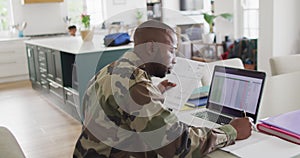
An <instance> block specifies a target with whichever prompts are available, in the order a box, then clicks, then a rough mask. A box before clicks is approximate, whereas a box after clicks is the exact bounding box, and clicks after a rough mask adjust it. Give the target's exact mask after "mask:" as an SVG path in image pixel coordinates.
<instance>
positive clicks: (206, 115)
mask: <svg viewBox="0 0 300 158" xmlns="http://www.w3.org/2000/svg"><path fill="white" fill-rule="evenodd" d="M193 115H194V116H196V117H199V118H202V119H204V120H208V121H211V122H216V123H218V124H228V123H229V122H230V121H231V118H228V117H225V116H223V115H218V114H215V113H212V112H209V111H200V112H197V113H194V114H193Z"/></svg>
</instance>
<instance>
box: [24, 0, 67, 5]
mask: <svg viewBox="0 0 300 158" xmlns="http://www.w3.org/2000/svg"><path fill="white" fill-rule="evenodd" d="M52 2H64V0H22V3H23V4H32V3H52Z"/></svg>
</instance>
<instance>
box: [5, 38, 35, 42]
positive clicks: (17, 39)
mask: <svg viewBox="0 0 300 158" xmlns="http://www.w3.org/2000/svg"><path fill="white" fill-rule="evenodd" d="M29 39H30V37H5V38H0V42H9V41H19V40H29Z"/></svg>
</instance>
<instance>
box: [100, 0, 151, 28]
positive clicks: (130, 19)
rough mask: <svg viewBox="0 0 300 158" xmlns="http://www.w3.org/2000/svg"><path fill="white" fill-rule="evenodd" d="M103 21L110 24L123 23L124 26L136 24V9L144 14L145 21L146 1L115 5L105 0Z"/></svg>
mask: <svg viewBox="0 0 300 158" xmlns="http://www.w3.org/2000/svg"><path fill="white" fill-rule="evenodd" d="M104 5H105V6H106V7H105V10H106V11H105V13H106V15H104V19H106V22H108V23H110V22H112V21H123V22H124V24H129V25H131V24H137V20H136V12H137V9H139V10H140V11H142V12H144V16H143V21H145V20H146V19H147V13H146V10H147V9H146V7H147V4H146V0H126V1H125V3H124V4H115V3H114V1H113V0H106V1H105V4H104Z"/></svg>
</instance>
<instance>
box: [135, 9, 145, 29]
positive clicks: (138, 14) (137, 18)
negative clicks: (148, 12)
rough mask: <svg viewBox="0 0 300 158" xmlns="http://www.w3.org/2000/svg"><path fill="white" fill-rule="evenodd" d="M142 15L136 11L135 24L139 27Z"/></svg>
mask: <svg viewBox="0 0 300 158" xmlns="http://www.w3.org/2000/svg"><path fill="white" fill-rule="evenodd" d="M143 15H144V13H143V12H142V11H140V10H137V11H136V15H135V17H136V20H137V24H138V25H140V24H141V23H142V18H143Z"/></svg>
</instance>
